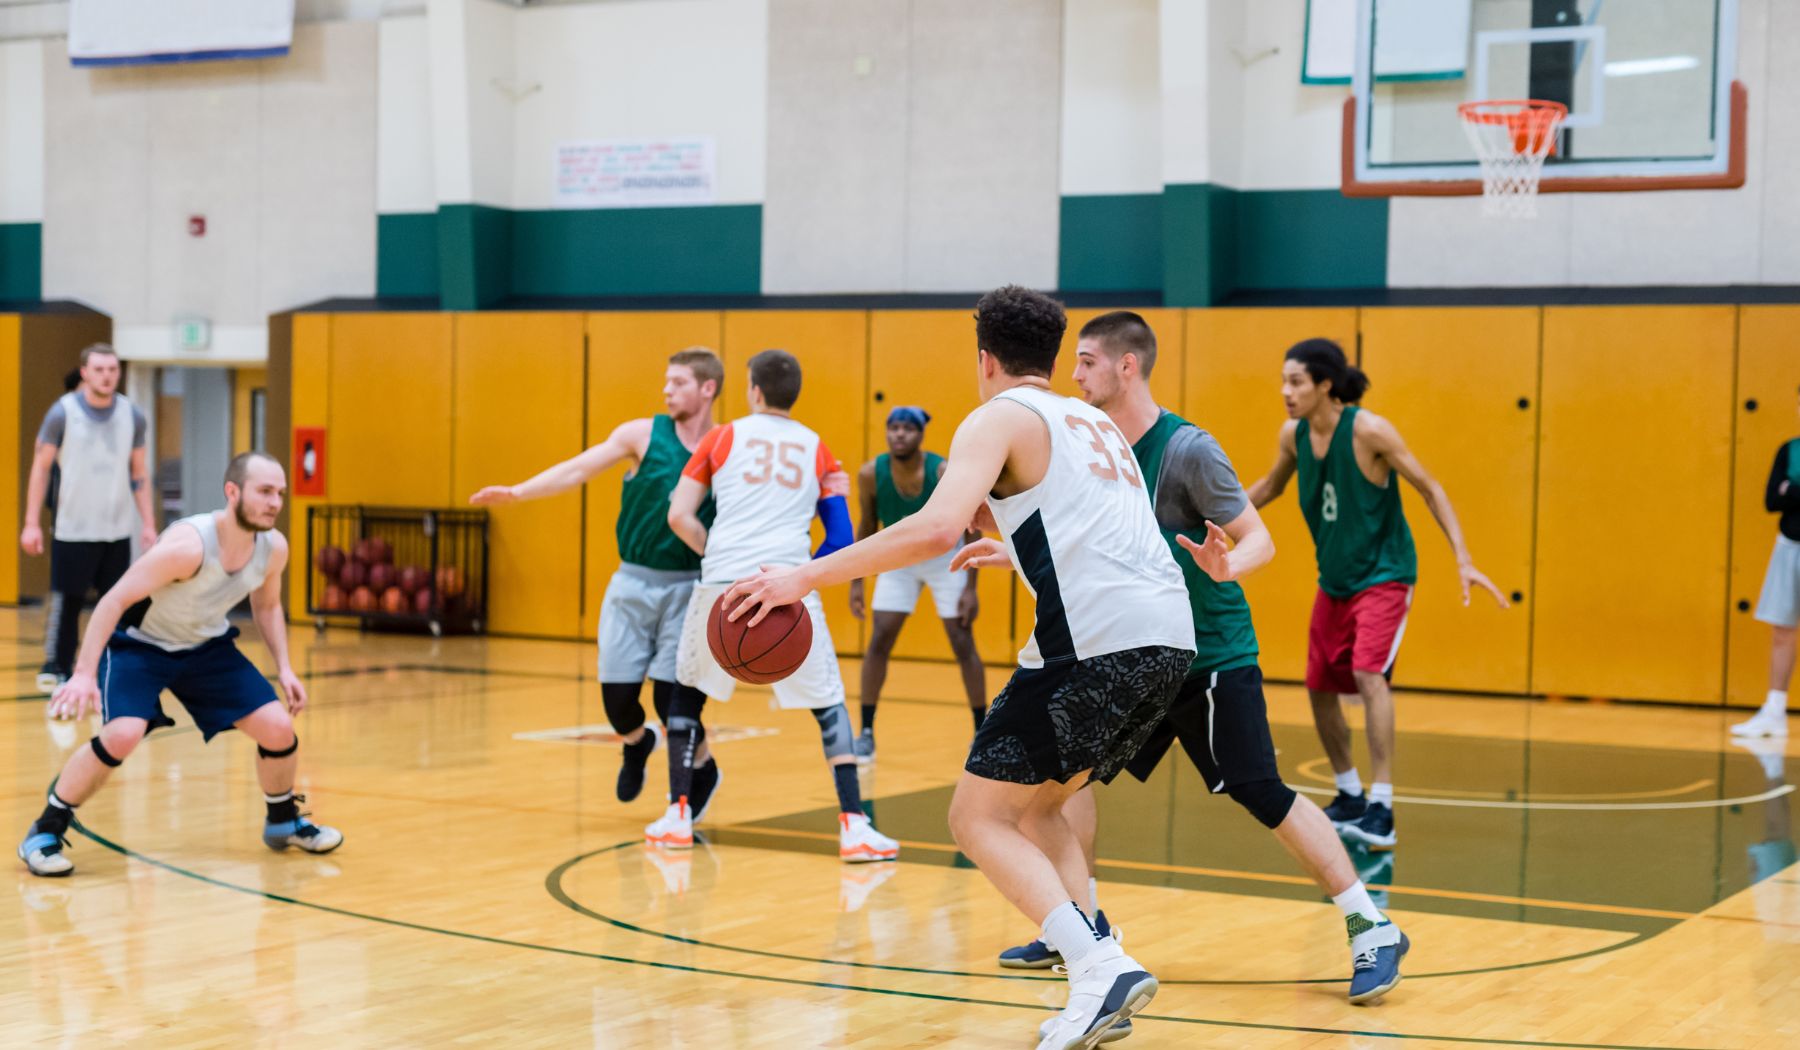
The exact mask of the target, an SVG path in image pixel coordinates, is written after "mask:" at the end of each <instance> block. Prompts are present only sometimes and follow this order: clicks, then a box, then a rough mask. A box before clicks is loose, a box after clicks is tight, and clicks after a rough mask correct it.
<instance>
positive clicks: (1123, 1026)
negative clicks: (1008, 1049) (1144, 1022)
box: [1038, 1015, 1131, 1043]
mask: <svg viewBox="0 0 1800 1050" xmlns="http://www.w3.org/2000/svg"><path fill="white" fill-rule="evenodd" d="M1058 1016H1060V1015H1058ZM1055 1023H1056V1017H1051V1018H1049V1019H1048V1020H1046V1021H1045V1022H1044V1023H1043V1024H1041V1025H1038V1042H1040V1043H1041V1042H1043V1041H1044V1040H1046V1039H1048V1038H1050V1026H1051V1025H1053V1024H1055ZM1129 1038H1131V1018H1129V1017H1127V1018H1126V1019H1125V1020H1123V1021H1120V1022H1118V1023H1117V1024H1115V1025H1113V1026H1112V1027H1111V1028H1108V1029H1107V1030H1106V1034H1105V1035H1102V1036H1101V1037H1100V1041H1101V1042H1102V1043H1116V1042H1118V1041H1119V1040H1121V1039H1129Z"/></svg>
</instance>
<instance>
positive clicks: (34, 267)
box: [0, 222, 44, 302]
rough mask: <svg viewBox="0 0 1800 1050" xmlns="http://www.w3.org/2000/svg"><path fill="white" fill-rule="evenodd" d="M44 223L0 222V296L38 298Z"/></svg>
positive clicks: (41, 289) (17, 299) (40, 294)
mask: <svg viewBox="0 0 1800 1050" xmlns="http://www.w3.org/2000/svg"><path fill="white" fill-rule="evenodd" d="M43 259H44V226H43V224H42V223H37V222H8V223H0V299H4V300H7V301H9V302H37V301H38V300H39V299H42V298H43V293H44V280H43V278H44V270H43Z"/></svg>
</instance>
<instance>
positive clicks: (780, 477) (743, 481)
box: [681, 412, 842, 583]
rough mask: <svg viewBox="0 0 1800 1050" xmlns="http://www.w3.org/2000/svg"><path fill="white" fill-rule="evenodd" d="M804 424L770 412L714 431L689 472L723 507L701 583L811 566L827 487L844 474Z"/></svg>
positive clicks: (704, 440)
mask: <svg viewBox="0 0 1800 1050" xmlns="http://www.w3.org/2000/svg"><path fill="white" fill-rule="evenodd" d="M841 469H842V468H841V467H840V466H839V465H838V461H837V457H835V456H833V455H832V454H831V450H830V449H827V448H826V447H825V442H824V441H822V440H820V438H819V435H818V434H816V433H814V432H813V431H812V429H811V428H810V427H808V426H806V425H805V424H803V423H798V422H795V421H794V420H792V419H789V418H787V417H786V416H777V415H771V414H769V413H766V412H761V413H757V414H756V415H751V416H745V417H744V418H742V419H739V420H735V421H733V422H731V423H727V424H725V425H724V426H722V427H714V428H713V429H712V430H710V431H708V432H707V434H706V437H704V438H702V439H701V441H700V446H699V447H698V448H696V449H694V455H693V458H691V459H689V460H688V464H687V466H686V467H685V468H684V469H683V470H682V472H681V473H682V474H683V475H684V476H686V477H690V478H693V479H694V480H695V481H698V482H700V483H701V484H703V485H708V486H711V488H712V494H713V505H714V507H716V508H717V510H716V513H715V514H714V517H713V524H712V528H711V529H710V530H708V532H707V536H706V554H705V555H704V556H703V557H702V558H701V560H700V579H701V580H703V581H704V582H706V583H731V582H732V581H734V580H740V579H743V578H744V577H746V576H752V575H755V574H756V571H757V570H758V569H759V568H761V567H762V566H764V565H804V564H806V561H807V559H808V558H810V557H812V520H813V516H814V515H815V514H816V513H818V505H819V493H820V487H821V483H822V482H823V481H824V479H825V476H826V475H827V474H830V473H832V472H833V471H837V470H841Z"/></svg>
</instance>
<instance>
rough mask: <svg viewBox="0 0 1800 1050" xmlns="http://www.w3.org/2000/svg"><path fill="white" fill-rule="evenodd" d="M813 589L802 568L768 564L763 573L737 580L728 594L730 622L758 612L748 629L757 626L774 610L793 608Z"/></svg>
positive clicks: (751, 618) (726, 599)
mask: <svg viewBox="0 0 1800 1050" xmlns="http://www.w3.org/2000/svg"><path fill="white" fill-rule="evenodd" d="M810 590H812V588H811V587H808V586H807V585H806V581H805V580H803V579H801V577H800V570H799V569H798V568H784V567H782V566H773V565H765V566H763V567H762V571H761V572H759V573H757V574H756V575H755V576H750V577H746V578H745V579H742V580H739V581H737V582H736V583H734V584H732V585H731V588H730V589H729V590H727V591H726V592H725V605H726V607H727V608H729V609H730V610H731V615H729V616H727V617H726V619H727V620H730V621H731V622H733V623H736V622H737V621H738V620H739V619H741V618H742V617H744V616H745V615H747V614H750V613H751V612H752V610H754V615H751V616H750V620H749V623H748V624H747V625H746V626H749V627H755V626H756V625H757V624H759V623H761V622H762V621H763V617H765V616H767V615H769V610H770V609H774V608H777V607H779V606H782V605H791V604H793V603H794V602H797V601H799V600H800V599H802V598H804V597H806V593H807V592H808V591H810Z"/></svg>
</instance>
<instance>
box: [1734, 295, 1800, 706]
mask: <svg viewBox="0 0 1800 1050" xmlns="http://www.w3.org/2000/svg"><path fill="white" fill-rule="evenodd" d="M1796 332H1800V306H1745V307H1742V308H1741V313H1740V315H1739V319H1738V360H1737V366H1738V367H1737V396H1736V397H1735V398H1733V409H1732V411H1733V412H1734V413H1735V414H1736V417H1737V422H1736V428H1735V429H1736V435H1735V436H1736V449H1735V453H1734V460H1735V469H1734V470H1733V473H1732V477H1733V480H1732V498H1731V508H1732V519H1731V592H1730V594H1729V596H1728V597H1729V599H1730V601H1729V604H1728V606H1727V609H1728V612H1727V613H1726V617H1727V619H1728V621H1729V622H1730V624H1731V638H1730V648H1729V650H1728V651H1729V654H1730V668H1731V671H1730V677H1729V678H1728V679H1727V681H1726V698H1727V700H1728V702H1730V703H1733V704H1748V705H1751V706H1755V705H1757V704H1760V703H1762V701H1763V695H1764V693H1765V692H1767V690H1768V688H1769V625H1768V624H1766V623H1760V622H1758V621H1757V619H1756V599H1757V596H1758V595H1759V594H1761V593H1762V582H1763V573H1764V572H1765V571H1767V569H1768V566H1769V552H1770V551H1771V550H1773V549H1774V546H1775V535H1776V529H1775V515H1773V514H1770V513H1769V512H1768V511H1766V510H1764V509H1763V491H1764V487H1765V486H1766V485H1767V484H1768V481H1769V466H1770V465H1771V464H1772V463H1773V462H1774V461H1775V450H1776V449H1777V448H1779V447H1780V446H1781V443H1782V442H1784V441H1791V440H1793V439H1794V438H1795V437H1796V436H1800V418H1796V417H1795V413H1794V404H1795V396H1796V391H1797V390H1800V350H1797V349H1796V347H1795V338H1794V333H1796ZM1751 402H1755V405H1756V407H1755V408H1754V409H1752V408H1749V407H1748V406H1749V404H1750V403H1751ZM1795 702H1800V700H1797V701H1791V702H1790V703H1795Z"/></svg>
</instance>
